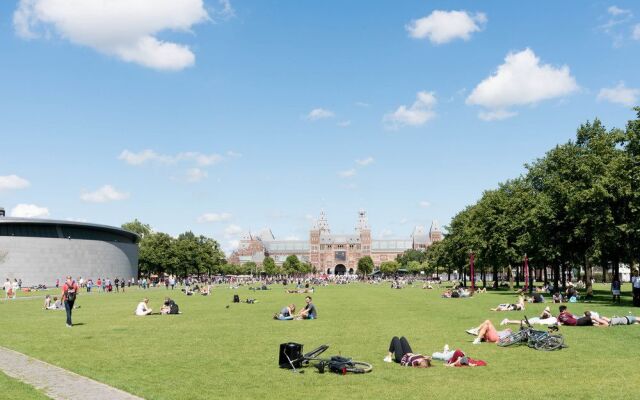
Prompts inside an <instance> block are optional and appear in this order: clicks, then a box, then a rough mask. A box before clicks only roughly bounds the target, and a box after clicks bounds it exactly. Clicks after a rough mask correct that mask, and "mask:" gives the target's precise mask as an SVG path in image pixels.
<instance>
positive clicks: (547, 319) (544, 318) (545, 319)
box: [500, 307, 558, 325]
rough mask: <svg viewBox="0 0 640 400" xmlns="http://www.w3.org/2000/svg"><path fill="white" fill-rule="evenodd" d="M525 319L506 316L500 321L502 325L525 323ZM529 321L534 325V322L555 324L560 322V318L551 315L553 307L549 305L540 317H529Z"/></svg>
mask: <svg viewBox="0 0 640 400" xmlns="http://www.w3.org/2000/svg"><path fill="white" fill-rule="evenodd" d="M524 322H525V321H524V320H520V319H508V318H505V319H503V320H502V322H500V325H507V324H518V325H519V324H524ZM529 323H530V324H532V325H534V324H538V325H555V324H557V323H558V319H557V318H556V317H554V316H553V315H551V309H550V308H549V307H545V309H544V311H542V314H540V316H539V317H533V318H529Z"/></svg>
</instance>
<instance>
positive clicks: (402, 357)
mask: <svg viewBox="0 0 640 400" xmlns="http://www.w3.org/2000/svg"><path fill="white" fill-rule="evenodd" d="M384 361H385V362H392V361H395V362H397V363H399V364H400V365H402V366H403V367H417V368H429V367H430V366H431V357H429V356H423V355H422V354H415V353H414V352H413V350H411V346H410V345H409V342H408V341H407V338H405V337H404V336H402V337H401V338H398V337H397V336H394V337H393V339H391V343H390V344H389V354H387V356H386V357H385V358H384Z"/></svg>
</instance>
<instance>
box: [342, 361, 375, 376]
mask: <svg viewBox="0 0 640 400" xmlns="http://www.w3.org/2000/svg"><path fill="white" fill-rule="evenodd" d="M351 363H352V364H353V366H352V367H347V372H352V373H354V374H366V373H367V372H371V371H372V370H373V366H372V365H371V364H369V363H366V362H364V361H351Z"/></svg>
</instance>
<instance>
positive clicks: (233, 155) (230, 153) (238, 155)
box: [227, 150, 242, 158]
mask: <svg viewBox="0 0 640 400" xmlns="http://www.w3.org/2000/svg"><path fill="white" fill-rule="evenodd" d="M227 157H232V158H237V157H242V154H241V153H238V152H235V151H233V150H229V151H227Z"/></svg>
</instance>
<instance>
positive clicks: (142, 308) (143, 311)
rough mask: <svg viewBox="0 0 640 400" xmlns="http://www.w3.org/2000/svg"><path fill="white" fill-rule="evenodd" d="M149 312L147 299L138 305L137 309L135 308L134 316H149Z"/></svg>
mask: <svg viewBox="0 0 640 400" xmlns="http://www.w3.org/2000/svg"><path fill="white" fill-rule="evenodd" d="M151 311H152V310H151V309H150V308H149V299H147V298H145V299H144V300H142V301H141V302H140V303H138V307H136V315H138V316H144V315H149V314H151Z"/></svg>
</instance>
